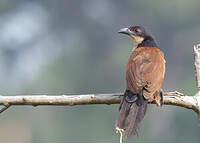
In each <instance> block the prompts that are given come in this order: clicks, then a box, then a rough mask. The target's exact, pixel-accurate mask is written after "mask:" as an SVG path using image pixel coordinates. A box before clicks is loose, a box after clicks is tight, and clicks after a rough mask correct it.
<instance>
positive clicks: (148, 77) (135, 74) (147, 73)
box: [126, 47, 165, 100]
mask: <svg viewBox="0 0 200 143" xmlns="http://www.w3.org/2000/svg"><path fill="white" fill-rule="evenodd" d="M164 74H165V60H164V56H163V53H162V52H161V51H160V50H159V49H158V48H155V47H138V48H136V49H135V50H134V51H133V52H132V54H131V56H130V58H129V61H128V64H127V67H126V86H127V89H129V90H131V91H132V92H134V93H138V92H139V91H140V90H141V89H142V88H143V87H145V89H147V91H146V90H144V91H143V96H144V97H145V98H146V99H149V100H153V98H154V94H155V93H156V92H160V89H161V86H162V82H163V79H164Z"/></svg>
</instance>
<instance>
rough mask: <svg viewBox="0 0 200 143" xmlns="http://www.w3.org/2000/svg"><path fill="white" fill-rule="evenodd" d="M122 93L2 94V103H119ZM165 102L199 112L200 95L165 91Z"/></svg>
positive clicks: (70, 104) (66, 104) (60, 104)
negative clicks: (185, 94)
mask: <svg viewBox="0 0 200 143" xmlns="http://www.w3.org/2000/svg"><path fill="white" fill-rule="evenodd" d="M122 95H123V94H122V93H112V94H86V95H60V96H59V95H35V96H32V95H31V96H30V95H24V96H22V95H21V96H20V95H18V96H0V105H9V106H11V105H32V106H38V105H56V106H74V105H86V104H87V105H88V104H108V105H109V104H118V103H119V102H120V97H121V96H122ZM164 104H166V105H175V106H180V107H185V108H188V109H192V110H194V111H195V112H197V113H198V112H199V105H200V97H198V96H184V95H183V94H181V93H179V92H177V91H175V92H165V93H164Z"/></svg>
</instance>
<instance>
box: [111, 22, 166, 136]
mask: <svg viewBox="0 0 200 143" xmlns="http://www.w3.org/2000/svg"><path fill="white" fill-rule="evenodd" d="M118 33H121V34H125V35H128V37H129V38H130V39H131V40H132V41H133V50H132V52H131V55H130V57H129V60H128V63H127V65H126V90H125V92H124V94H123V95H122V99H121V102H120V106H119V115H118V117H117V120H116V122H115V128H116V130H119V131H121V132H122V136H123V137H124V138H125V139H128V138H129V137H131V136H139V127H140V124H141V122H142V121H143V119H144V116H145V114H146V110H147V105H148V102H153V101H154V102H155V103H156V104H157V106H161V105H162V104H163V92H162V83H163V80H164V75H165V59H164V54H163V52H162V51H161V50H160V49H159V48H158V46H157V43H156V41H155V40H154V37H153V36H152V35H151V34H150V33H149V32H147V31H146V30H145V28H144V27H143V26H130V27H129V28H122V29H120V30H119V31H118Z"/></svg>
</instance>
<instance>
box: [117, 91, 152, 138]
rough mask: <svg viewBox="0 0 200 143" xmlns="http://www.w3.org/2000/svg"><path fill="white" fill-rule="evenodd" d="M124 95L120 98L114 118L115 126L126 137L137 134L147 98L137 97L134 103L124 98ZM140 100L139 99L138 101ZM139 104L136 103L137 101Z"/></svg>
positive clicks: (145, 108)
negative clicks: (117, 113)
mask: <svg viewBox="0 0 200 143" xmlns="http://www.w3.org/2000/svg"><path fill="white" fill-rule="evenodd" d="M125 98H126V95H125V96H124V97H123V99H122V100H121V104H120V112H119V116H118V118H117V120H116V123H115V126H116V128H120V129H123V130H124V131H123V136H124V137H125V139H127V138H128V137H130V136H135V135H137V136H138V132H139V125H140V123H141V121H142V120H143V118H144V116H145V113H146V110H147V103H148V102H147V100H142V102H141V100H140V98H138V99H137V101H136V102H134V103H129V102H127V101H126V100H125ZM139 100H140V101H139ZM138 102H139V103H140V104H137V103H138Z"/></svg>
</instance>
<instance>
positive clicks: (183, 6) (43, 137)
mask: <svg viewBox="0 0 200 143" xmlns="http://www.w3.org/2000/svg"><path fill="white" fill-rule="evenodd" d="M199 4H200V1H198V0H191V1H181V0H174V1H159V0H149V1H145V0H135V1H131V0H127V1H114V0H108V1H105V0H102V1H97V0H85V1H78V0H74V1H72V0H71V1H70V0H59V1H55V0H35V1H31V0H18V1H14V0H2V1H0V21H1V23H0V25H3V26H1V27H2V28H1V27H0V31H2V32H1V33H0V55H1V57H0V61H1V62H0V67H1V69H2V70H1V71H0V86H1V93H2V94H6V95H7V94H12V95H15V94H70V93H72V94H84V93H112V92H124V89H125V65H126V62H127V60H128V57H129V54H130V52H131V47H132V43H131V41H130V40H129V39H128V38H127V37H123V36H120V35H118V34H117V31H118V30H119V29H120V28H122V27H127V26H130V25H132V24H135V25H137V24H140V25H144V26H146V27H147V29H148V31H152V33H153V35H154V36H155V37H156V40H157V42H158V45H159V47H160V48H161V50H162V51H164V53H165V59H166V64H167V70H166V78H165V82H164V86H163V89H164V90H167V91H169V90H178V91H180V92H183V93H186V94H188V95H193V94H194V93H195V92H196V88H195V77H194V70H193V55H192V46H193V44H195V43H196V42H198V40H199V32H200V19H199V18H198V17H199ZM20 12H21V13H22V14H21V15H20ZM28 12H29V13H30V12H32V13H33V14H32V15H31V16H29V15H28V18H30V21H29V22H30V23H31V22H32V25H33V27H32V28H33V29H32V30H31V26H30V25H29V26H30V27H29V26H28V28H27V29H28V31H29V29H30V31H32V32H36V34H35V36H33V37H31V38H30V41H28V40H27V39H26V37H25V36H26V33H25V36H24V35H23V34H24V33H23V29H26V26H24V28H23V27H22V34H19V35H18V34H16V35H17V38H21V37H22V38H23V36H24V37H25V42H24V43H23V41H22V42H19V41H20V40H19V39H18V40H19V41H18V40H13V37H12V36H11V38H10V39H9V38H5V37H6V36H5V35H6V34H8V35H9V32H11V35H12V32H13V31H9V28H8V31H7V32H5V33H6V34H2V33H3V31H5V29H6V28H5V27H6V26H7V25H9V24H10V23H11V22H12V21H14V20H13V19H14V18H18V17H19V23H20V24H19V25H21V24H25V23H26V21H25V20H24V17H23V16H24V15H25V14H27V13H28ZM41 15H43V17H41V19H39V17H40V16H41ZM20 16H21V17H20ZM35 17H36V18H38V19H34V18H35ZM9 18H10V19H11V20H9ZM20 18H21V19H20ZM44 19H47V20H44ZM34 20H38V21H34ZM4 23H5V24H4ZM34 24H36V25H34ZM19 25H17V24H16V23H15V22H13V24H12V25H11V26H14V27H15V28H16V29H18V27H17V26H19ZM37 26H38V27H40V28H39V30H38V29H37V28H35V29H34V27H37ZM15 28H14V30H16V29H15ZM11 29H12V28H11ZM14 32H16V33H17V32H19V31H18V30H16V31H14ZM14 35H15V33H14ZM31 35H34V34H33V33H31ZM8 37H9V36H8ZM17 38H16V37H14V39H17ZM2 39H3V40H5V41H6V40H8V41H9V42H8V43H7V44H5V43H6V42H2V41H3V40H2ZM9 44H10V45H9ZM15 48H16V49H15ZM42 63H44V64H42ZM20 65H21V66H20ZM33 67H36V68H33ZM25 69H26V70H28V71H29V72H28V73H27V72H24V71H26V70H25ZM117 114H118V105H87V106H74V107H49V106H48V107H36V108H33V107H21V106H20V107H12V108H10V109H9V110H8V111H6V112H5V113H3V114H1V117H0V137H1V141H2V142H5V143H7V142H8V143H9V142H14V143H63V142H65V143H78V142H82V143H101V142H109V143H111V142H115V143H116V142H119V136H118V135H117V134H115V130H114V122H115V119H116V117H117ZM199 131H200V129H199V127H198V119H197V116H196V113H193V111H191V110H187V109H183V108H178V107H172V106H163V107H162V108H157V107H155V106H154V105H150V107H149V109H148V113H147V116H146V117H145V120H144V124H142V127H141V133H140V136H139V137H138V138H137V137H134V138H131V139H130V140H128V141H127V143H129V142H130V143H131V142H139V143H144V142H148V143H159V142H162V143H169V142H181V143H188V142H192V143H199V141H200V136H199V135H198V134H199Z"/></svg>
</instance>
